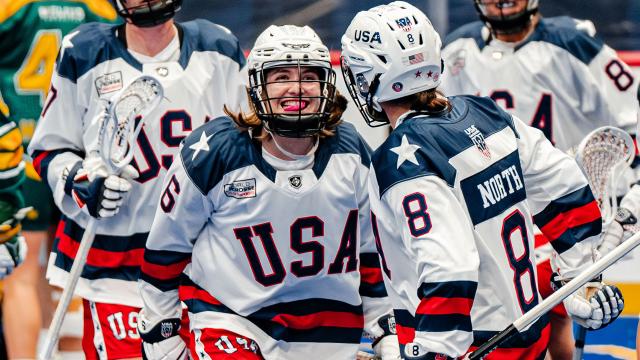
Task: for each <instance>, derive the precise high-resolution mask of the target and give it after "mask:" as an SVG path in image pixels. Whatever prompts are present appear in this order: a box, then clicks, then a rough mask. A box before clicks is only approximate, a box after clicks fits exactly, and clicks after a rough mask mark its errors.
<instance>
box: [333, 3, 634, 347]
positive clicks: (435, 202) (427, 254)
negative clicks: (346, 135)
mask: <svg viewBox="0 0 640 360" xmlns="http://www.w3.org/2000/svg"><path fill="white" fill-rule="evenodd" d="M440 46H441V42H440V37H439V36H438V34H437V33H436V32H435V30H434V29H433V27H432V25H431V23H430V21H429V19H428V18H427V17H426V16H425V15H424V14H423V13H422V12H420V10H418V9H416V8H415V7H414V6H412V5H409V4H407V3H405V2H401V1H398V2H393V3H391V4H389V5H383V6H378V7H374V8H372V9H371V10H369V11H363V12H360V13H358V14H357V15H356V17H355V18H354V19H353V21H352V22H351V24H350V25H349V27H348V29H347V31H346V33H345V34H344V36H343V37H342V65H343V72H344V73H345V79H346V80H347V82H348V85H349V86H348V87H349V89H350V93H351V96H352V98H353V100H354V101H355V102H356V104H358V106H359V108H360V110H361V113H362V115H363V116H364V117H365V120H366V121H367V123H369V124H370V125H380V124H387V123H388V124H390V125H391V126H392V128H393V131H392V133H391V135H390V136H389V138H388V139H387V140H386V141H385V143H383V144H382V145H381V146H380V147H379V148H378V149H377V150H376V152H375V153H374V154H373V156H372V164H373V165H372V171H371V173H370V174H371V175H370V181H369V192H370V200H371V209H372V217H373V220H372V222H373V224H374V234H375V236H376V240H378V241H379V244H380V245H381V246H380V248H379V249H378V251H379V253H380V256H381V258H382V265H383V269H384V280H385V285H386V288H387V292H388V293H389V297H390V298H391V300H392V302H393V306H394V312H395V321H396V328H397V333H398V338H399V341H400V344H401V348H402V349H403V353H404V356H405V358H408V359H434V358H436V359H442V358H455V357H458V356H461V355H464V354H465V353H466V352H467V351H469V350H473V349H474V348H476V347H478V346H480V345H482V344H483V343H484V342H486V341H487V340H489V338H490V337H492V336H493V335H495V334H497V333H498V331H500V330H502V329H504V328H505V327H507V326H508V325H510V324H511V323H512V322H513V321H514V320H516V319H517V318H519V317H521V316H522V315H523V314H524V313H525V312H527V311H528V310H530V309H532V308H533V307H534V306H535V305H536V304H538V302H539V301H540V300H539V295H538V288H537V283H536V271H535V267H534V264H535V258H534V256H533V246H534V237H533V226H534V223H535V224H536V225H538V226H539V227H540V228H541V229H542V231H543V233H545V234H546V235H547V236H548V237H549V238H550V239H551V243H552V245H553V246H554V248H555V249H556V250H557V252H558V253H559V256H558V259H557V260H558V261H557V262H558V265H559V272H560V275H559V279H560V280H561V281H567V280H569V279H571V278H573V277H575V276H576V275H578V274H580V272H581V271H582V269H584V268H585V267H587V266H588V265H589V264H591V263H592V262H593V261H592V258H591V251H590V249H591V245H592V244H593V242H594V241H597V240H598V238H599V235H600V230H601V217H600V211H599V209H598V205H597V204H596V202H595V200H594V198H593V195H592V193H591V190H590V188H589V186H588V184H587V181H586V179H585V177H584V176H583V174H582V172H581V171H580V169H579V168H578V166H577V164H576V163H575V161H574V160H573V159H572V158H570V157H569V156H568V155H566V154H565V153H563V152H562V151H560V150H558V149H556V148H554V147H553V146H552V145H551V143H550V142H549V141H548V140H547V139H546V138H545V137H544V134H543V133H542V132H541V131H539V130H537V129H535V128H532V127H529V126H527V125H526V124H525V123H524V122H522V121H521V120H519V119H518V118H517V117H515V116H511V115H509V114H507V113H506V112H504V111H503V110H502V109H500V108H499V107H498V106H497V105H496V104H495V103H494V102H493V101H492V100H491V99H488V98H481V97H476V96H456V97H448V98H447V97H445V96H444V95H443V93H441V92H440V91H438V90H437V89H436V88H437V86H438V85H439V84H440V81H441V75H442V70H443V69H442V62H441V57H440ZM588 286H589V287H593V288H594V289H596V290H597V291H596V292H597V294H598V295H596V297H594V298H589V299H587V298H586V296H585V291H586V288H587V286H585V287H584V288H582V289H581V290H579V291H578V292H576V293H575V294H573V295H571V296H570V297H569V298H567V300H566V301H565V304H566V306H567V310H568V311H569V312H570V314H571V315H572V316H575V317H576V319H578V321H580V323H581V324H585V325H586V326H589V327H591V328H599V327H602V326H604V325H606V324H608V323H610V322H611V321H613V320H614V319H615V318H616V317H617V316H618V315H619V313H620V311H621V309H622V306H623V301H622V296H621V294H620V292H619V290H617V289H616V288H615V287H612V286H607V285H603V284H602V283H601V282H600V281H598V279H594V280H593V282H592V283H590V284H589V285H588ZM599 296H602V300H603V301H602V302H599V300H600V298H599ZM547 323H548V321H547V317H546V316H545V317H542V318H541V319H539V320H538V321H536V322H535V323H533V325H531V327H529V328H528V329H527V330H526V331H524V332H522V333H520V334H518V335H517V336H515V337H514V338H512V339H511V340H510V341H508V342H507V343H505V344H504V345H502V346H501V347H500V348H498V349H497V350H496V351H494V352H493V353H492V354H490V355H489V357H488V358H489V359H539V358H543V357H544V354H545V352H546V348H547V342H548V339H549V327H548V326H547Z"/></svg>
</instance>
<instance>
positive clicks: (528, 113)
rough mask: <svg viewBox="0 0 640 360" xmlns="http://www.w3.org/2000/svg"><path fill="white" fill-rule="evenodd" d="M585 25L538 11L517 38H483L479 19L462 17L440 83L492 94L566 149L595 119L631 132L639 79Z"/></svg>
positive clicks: (454, 91) (448, 44) (455, 90)
mask: <svg viewBox="0 0 640 360" xmlns="http://www.w3.org/2000/svg"><path fill="white" fill-rule="evenodd" d="M582 25H584V22H580V21H577V20H575V19H572V18H569V17H556V18H542V19H541V20H540V22H539V23H538V24H537V26H536V27H535V29H534V31H533V33H531V34H530V35H529V36H528V38H527V39H526V40H524V41H523V42H521V43H518V44H510V43H505V42H501V41H497V40H495V39H494V40H491V41H489V42H488V43H487V39H488V36H489V31H488V29H487V28H486V27H485V26H484V24H483V23H481V22H474V23H471V24H468V25H465V26H463V27H461V28H460V29H458V30H456V31H454V32H453V33H451V34H450V35H449V36H447V38H446V40H445V47H444V49H443V52H442V57H443V59H444V61H445V65H446V71H445V72H444V73H443V79H442V85H441V89H442V90H444V92H445V94H447V95H462V94H474V95H480V96H489V97H491V98H492V99H493V100H495V101H496V102H497V103H498V104H499V105H501V106H502V107H503V108H504V109H505V110H507V111H508V112H510V113H512V114H514V115H515V116H517V117H518V118H520V119H522V121H524V122H526V123H528V124H530V125H531V126H534V127H537V128H538V129H540V130H542V132H543V133H544V134H545V136H547V138H548V139H549V140H551V141H552V142H553V143H554V145H555V146H556V147H558V148H559V149H561V150H564V151H566V150H568V149H569V148H571V147H573V146H577V145H578V143H579V142H580V141H581V140H582V139H583V138H584V137H585V136H586V135H587V134H588V133H589V132H591V131H592V130H594V129H596V128H598V127H600V126H604V125H612V126H617V127H619V128H622V129H625V130H627V131H630V132H632V133H635V122H636V116H635V96H636V91H637V89H638V79H637V78H636V77H635V76H634V75H633V74H632V72H631V70H630V69H629V67H628V66H627V65H626V64H625V63H623V62H622V60H620V59H619V58H618V56H617V54H616V53H615V51H614V50H613V49H611V48H610V47H608V46H606V45H605V44H604V43H603V42H602V41H600V40H599V39H597V38H594V37H592V36H590V35H589V34H588V33H587V31H583V30H582V28H584V26H582Z"/></svg>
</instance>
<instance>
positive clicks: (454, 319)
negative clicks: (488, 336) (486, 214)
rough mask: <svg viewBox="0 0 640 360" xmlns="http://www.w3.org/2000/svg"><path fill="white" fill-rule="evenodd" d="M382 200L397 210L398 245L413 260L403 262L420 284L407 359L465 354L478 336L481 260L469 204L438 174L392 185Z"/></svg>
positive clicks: (394, 215) (395, 225) (416, 285)
mask: <svg viewBox="0 0 640 360" xmlns="http://www.w3.org/2000/svg"><path fill="white" fill-rule="evenodd" d="M382 202H383V204H384V206H386V207H388V208H389V210H390V211H391V212H392V213H393V227H394V228H395V229H397V231H396V232H395V233H394V234H392V235H394V236H401V238H402V243H401V244H398V246H402V247H403V248H404V251H405V252H406V253H408V254H412V256H413V259H412V260H413V261H412V264H400V266H402V267H404V268H407V267H410V271H414V269H415V271H417V272H418V276H419V283H417V284H411V285H412V286H415V289H417V290H418V291H417V296H418V298H417V299H416V300H417V301H418V303H417V304H415V305H417V306H416V307H417V310H416V312H415V314H413V316H414V317H415V324H416V328H415V340H414V342H413V343H410V344H407V345H406V347H405V357H407V356H414V357H407V358H416V359H422V358H433V356H436V355H437V354H445V355H447V356H450V357H458V356H461V355H463V354H465V352H466V351H467V349H468V348H469V346H471V343H472V340H473V333H472V324H471V316H470V313H471V307H472V305H473V300H474V297H475V293H476V289H477V286H478V269H479V264H480V260H479V255H478V251H477V248H476V244H475V240H474V235H473V231H472V229H473V226H472V224H471V222H470V220H469V218H468V216H467V215H466V212H465V210H464V208H463V207H462V205H461V204H460V202H459V200H458V199H457V198H456V196H455V194H454V192H453V189H452V188H451V187H449V186H448V185H447V183H446V182H445V181H444V180H442V179H441V178H439V177H437V176H435V175H427V176H423V177H420V178H417V179H413V180H409V181H405V182H402V183H400V184H397V185H395V186H393V187H392V188H390V189H389V190H387V192H386V193H385V194H384V195H383V197H382ZM384 244H385V242H384V241H383V245H384ZM383 251H384V246H383ZM389 268H393V266H392V265H391V264H389ZM408 270H409V269H408ZM391 279H392V281H393V273H392V274H391Z"/></svg>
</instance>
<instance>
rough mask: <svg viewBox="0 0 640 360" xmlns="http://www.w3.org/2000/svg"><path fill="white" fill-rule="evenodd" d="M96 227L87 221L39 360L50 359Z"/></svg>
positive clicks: (95, 224)
mask: <svg viewBox="0 0 640 360" xmlns="http://www.w3.org/2000/svg"><path fill="white" fill-rule="evenodd" d="M97 225H98V221H97V219H95V218H90V219H89V223H88V224H87V228H86V229H85V231H84V234H83V235H82V240H81V241H80V245H79V247H78V252H77V253H76V257H75V260H74V261H73V265H72V266H71V271H69V277H68V278H67V283H66V284H65V287H64V289H63V291H62V296H61V297H60V301H59V302H58V306H57V307H56V312H55V313H54V315H53V319H52V320H51V325H50V326H49V332H48V333H47V338H46V340H45V343H44V350H43V351H42V353H41V355H40V357H39V359H40V360H50V359H51V358H52V354H53V350H54V347H55V346H56V344H57V342H58V335H59V334H60V328H61V327H62V321H63V320H64V316H65V314H66V313H67V308H68V307H69V303H70V302H71V298H72V297H73V293H74V290H75V288H76V285H77V284H78V279H80V274H81V273H82V269H84V264H85V263H86V262H87V255H88V254H89V249H91V244H93V239H94V238H95V235H96V227H97Z"/></svg>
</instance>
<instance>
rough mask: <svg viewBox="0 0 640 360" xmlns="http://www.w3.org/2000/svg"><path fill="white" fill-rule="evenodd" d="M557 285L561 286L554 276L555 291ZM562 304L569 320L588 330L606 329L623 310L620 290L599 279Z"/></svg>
mask: <svg viewBox="0 0 640 360" xmlns="http://www.w3.org/2000/svg"><path fill="white" fill-rule="evenodd" d="M559 283H560V284H562V281H559V280H558V276H556V275H555V274H554V276H553V277H552V287H553V288H554V289H557V288H558V284H559ZM563 302H564V306H565V308H566V309H567V313H568V314H569V315H570V316H571V318H572V319H573V320H574V321H575V322H577V323H578V324H579V325H581V326H583V327H585V328H587V329H590V330H596V329H601V328H604V327H606V326H607V325H609V324H610V323H612V322H613V321H614V320H615V319H617V318H618V316H620V314H621V313H622V309H623V308H624V298H623V297H622V292H621V291H620V289H618V288H617V287H616V286H614V285H607V284H604V283H602V282H601V281H600V280H599V279H596V280H595V281H591V282H588V283H587V284H585V285H584V286H583V287H582V288H580V289H578V291H576V292H575V293H573V294H571V295H569V296H568V297H567V298H566V299H564V301H563Z"/></svg>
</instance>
